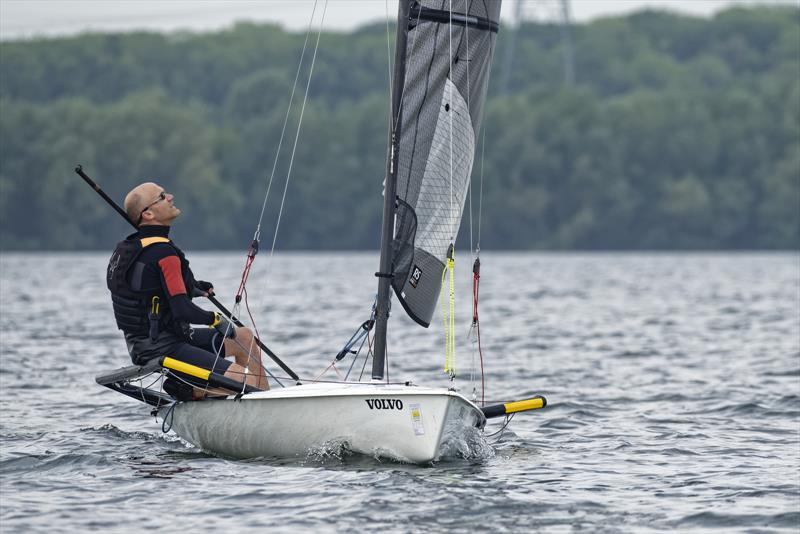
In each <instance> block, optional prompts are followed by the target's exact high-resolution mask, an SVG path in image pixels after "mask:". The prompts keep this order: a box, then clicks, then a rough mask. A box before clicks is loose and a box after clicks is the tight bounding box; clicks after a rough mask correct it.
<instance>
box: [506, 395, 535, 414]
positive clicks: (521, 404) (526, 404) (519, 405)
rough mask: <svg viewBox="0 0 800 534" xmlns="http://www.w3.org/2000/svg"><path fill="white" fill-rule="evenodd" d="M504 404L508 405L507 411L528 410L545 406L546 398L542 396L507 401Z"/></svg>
mask: <svg viewBox="0 0 800 534" xmlns="http://www.w3.org/2000/svg"><path fill="white" fill-rule="evenodd" d="M504 406H505V407H506V413H515V412H526V411H528V410H538V409H539V408H544V400H543V399H542V398H536V399H526V400H521V401H517V402H507V403H506V404H504Z"/></svg>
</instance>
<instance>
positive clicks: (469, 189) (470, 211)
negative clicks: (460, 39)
mask: <svg viewBox="0 0 800 534" xmlns="http://www.w3.org/2000/svg"><path fill="white" fill-rule="evenodd" d="M469 4H470V2H469V0H467V2H466V3H465V4H464V18H465V19H468V17H469ZM464 31H465V32H466V35H467V113H468V114H469V117H470V124H472V112H471V108H470V106H469V64H470V62H472V55H471V52H470V48H469V24H467V25H466V27H465V28H464ZM469 171H470V172H469V177H468V178H469V188H468V189H467V195H468V196H469V250H470V252H472V251H473V250H474V249H473V248H472V247H473V244H474V241H473V239H472V168H470V170H469Z"/></svg>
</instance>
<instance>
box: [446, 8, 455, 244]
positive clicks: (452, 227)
mask: <svg viewBox="0 0 800 534" xmlns="http://www.w3.org/2000/svg"><path fill="white" fill-rule="evenodd" d="M449 6H450V9H449V10H448V14H449V15H450V24H449V25H448V28H447V32H448V43H447V44H448V46H449V49H450V52H449V54H450V55H449V60H450V63H449V65H448V73H447V78H448V80H449V81H450V83H451V84H452V83H453V0H450V3H449ZM451 96H453V95H452V89H451ZM450 100H451V105H450V243H454V242H455V240H456V236H454V235H453V234H454V233H455V226H456V222H455V214H454V213H453V115H454V114H455V112H456V110H455V106H453V105H452V101H453V100H454V99H453V98H451V99H450Z"/></svg>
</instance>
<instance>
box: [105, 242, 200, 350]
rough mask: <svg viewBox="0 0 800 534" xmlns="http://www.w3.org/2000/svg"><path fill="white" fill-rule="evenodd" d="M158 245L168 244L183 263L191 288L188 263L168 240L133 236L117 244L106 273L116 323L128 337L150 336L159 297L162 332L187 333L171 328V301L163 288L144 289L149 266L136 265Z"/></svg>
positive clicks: (183, 271)
mask: <svg viewBox="0 0 800 534" xmlns="http://www.w3.org/2000/svg"><path fill="white" fill-rule="evenodd" d="M156 243H169V244H170V246H171V247H172V248H173V249H174V251H175V253H176V255H177V256H178V257H179V258H180V260H181V273H182V274H183V278H184V283H185V284H186V287H187V289H190V288H191V287H192V284H193V283H194V281H193V280H192V276H191V271H190V270H189V262H188V261H187V260H186V257H185V256H184V254H183V252H182V251H181V250H180V249H179V248H178V247H176V246H175V245H174V244H173V243H172V241H171V240H170V239H169V238H167V237H160V236H155V237H144V238H142V237H139V235H138V233H134V234H131V235H129V236H128V237H126V238H125V239H124V240H123V241H120V242H119V243H117V247H116V248H115V249H114V253H113V254H111V258H110V259H109V261H108V268H107V269H106V285H107V287H108V289H109V291H111V302H112V305H113V307H114V319H116V321H117V327H118V328H119V329H120V330H122V331H123V332H125V333H126V334H136V335H148V334H150V333H151V324H150V323H151V315H150V314H151V312H152V311H153V297H158V299H159V300H158V307H159V310H158V314H157V320H158V327H159V330H170V331H173V332H175V333H180V332H182V331H183V330H184V329H183V328H181V327H180V326H179V325H173V324H172V322H173V321H172V314H171V313H170V312H169V300H168V297H167V296H166V295H164V291H163V289H162V287H161V285H160V284H158V285H156V286H155V287H143V275H144V270H145V267H146V266H147V264H146V263H143V262H141V261H137V260H138V259H139V257H140V256H141V254H142V252H143V251H144V250H145V249H146V248H147V247H149V246H152V245H155V244H156Z"/></svg>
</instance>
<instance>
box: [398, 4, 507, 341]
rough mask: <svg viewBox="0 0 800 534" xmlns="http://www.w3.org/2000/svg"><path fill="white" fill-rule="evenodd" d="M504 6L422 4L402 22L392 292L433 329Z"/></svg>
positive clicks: (462, 207) (459, 219) (458, 221)
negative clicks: (403, 59)
mask: <svg viewBox="0 0 800 534" xmlns="http://www.w3.org/2000/svg"><path fill="white" fill-rule="evenodd" d="M500 3H501V2H500V0H481V1H476V0H452V2H451V0H436V1H433V0H425V1H421V2H416V1H415V2H412V3H411V5H410V9H409V10H408V17H407V19H406V20H403V18H402V16H401V20H400V25H401V29H400V31H405V32H407V33H406V35H405V40H404V41H405V47H406V48H405V53H404V54H401V57H404V58H405V65H404V66H405V69H404V74H405V75H404V78H403V82H402V87H401V91H402V92H401V96H400V110H399V117H397V118H396V120H397V124H399V132H398V133H397V141H396V142H397V144H396V150H397V155H396V157H397V170H396V183H395V187H396V189H395V191H396V195H397V200H398V207H397V212H396V215H397V218H396V223H395V233H394V239H393V241H392V259H393V268H392V274H393V277H392V287H393V288H394V290H395V293H396V294H397V297H398V299H399V300H400V303H401V304H402V305H403V308H404V309H405V310H406V312H407V313H408V315H409V316H410V317H411V318H412V319H414V320H415V321H416V322H418V323H419V324H421V325H423V326H426V327H427V326H428V325H429V324H430V322H431V318H432V316H433V313H434V310H435V308H436V302H437V300H438V298H439V292H440V290H441V281H442V272H443V270H444V268H445V265H446V261H447V255H448V250H449V249H450V245H451V243H453V241H454V240H455V236H456V234H457V233H458V228H459V226H460V224H461V216H462V213H463V209H464V201H465V200H466V197H467V191H468V189H469V180H470V175H471V172H472V164H473V159H474V154H475V140H476V138H477V132H478V131H480V121H481V117H482V115H483V113H482V112H483V105H484V102H485V100H486V90H487V86H488V77H489V70H490V64H491V60H492V52H493V51H494V41H495V39H496V37H497V31H498V19H499V15H500ZM451 6H452V11H450V9H451ZM401 11H402V10H401ZM398 42H399V43H402V42H403V40H402V39H398Z"/></svg>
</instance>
